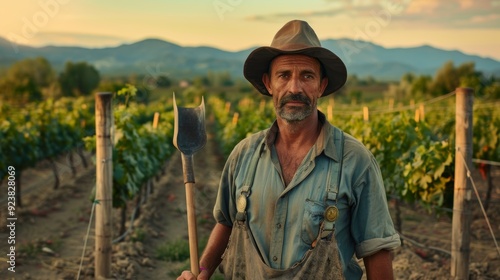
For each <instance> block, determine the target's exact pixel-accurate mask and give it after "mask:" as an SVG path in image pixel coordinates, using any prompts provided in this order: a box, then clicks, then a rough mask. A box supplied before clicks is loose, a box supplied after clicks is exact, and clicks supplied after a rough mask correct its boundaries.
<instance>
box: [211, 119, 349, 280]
mask: <svg viewBox="0 0 500 280" xmlns="http://www.w3.org/2000/svg"><path fill="white" fill-rule="evenodd" d="M334 135H335V139H334V141H335V142H334V143H335V147H336V149H337V152H338V154H339V155H340V161H339V162H335V161H333V160H330V161H329V164H328V174H327V179H326V188H327V197H326V200H329V201H330V203H329V204H328V205H330V206H328V207H327V208H326V210H325V213H324V221H323V223H322V226H321V228H320V231H319V234H318V237H317V239H316V242H315V244H314V243H313V246H312V247H313V248H311V249H310V250H308V251H307V252H306V254H305V255H304V257H303V258H302V260H301V261H300V262H297V263H295V264H294V265H293V266H292V267H290V268H288V269H284V270H280V269H273V268H271V267H269V266H268V265H266V264H265V263H264V261H263V260H262V258H261V256H260V253H259V252H258V250H257V249H256V248H257V246H255V244H254V243H255V241H254V239H253V236H252V233H251V231H250V229H249V227H248V224H247V217H246V205H247V199H251V187H252V184H253V178H254V176H255V170H256V168H257V163H258V160H259V157H260V152H261V149H260V148H257V149H256V151H255V153H254V156H253V158H252V163H251V164H250V168H249V170H250V172H247V177H246V178H245V181H244V182H245V184H244V186H243V187H242V189H241V192H240V195H239V197H238V198H237V201H236V208H237V210H238V212H237V214H236V220H235V221H234V224H233V229H232V231H231V236H230V238H229V242H228V245H227V248H226V251H225V252H224V254H223V255H222V263H221V265H220V266H219V268H220V270H221V272H222V273H224V275H225V279H251V280H253V279H255V280H260V279H301V280H302V279H332V280H335V279H344V276H343V272H342V263H341V260H340V252H339V249H338V246H337V241H336V239H335V220H336V219H337V217H338V214H339V213H338V209H337V207H336V205H337V194H338V190H339V186H340V177H341V176H340V174H341V167H342V158H343V149H344V135H343V132H342V131H341V130H340V129H338V128H335V133H334ZM264 139H265V138H264ZM264 141H265V140H264ZM264 141H263V142H262V143H261V144H260V145H259V146H258V147H262V146H263V145H264ZM331 182H334V184H331Z"/></svg>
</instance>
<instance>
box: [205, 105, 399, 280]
mask: <svg viewBox="0 0 500 280" xmlns="http://www.w3.org/2000/svg"><path fill="white" fill-rule="evenodd" d="M318 114H319V118H320V121H321V122H322V123H323V126H322V130H321V133H320V135H319V137H318V139H317V141H316V143H315V145H313V147H312V148H311V149H310V151H309V152H308V154H307V155H306V156H305V158H304V160H303V161H302V163H301V165H300V166H299V168H298V169H297V172H296V173H295V175H294V177H293V179H292V181H291V182H290V183H289V185H288V186H285V184H284V181H283V179H282V176H281V167H280V163H279V160H278V156H277V154H276V150H275V147H274V140H275V139H276V135H277V133H278V126H277V124H276V122H274V124H273V125H272V126H271V128H270V129H267V130H264V131H261V132H258V133H256V134H253V135H251V136H249V137H248V138H246V139H244V140H242V141H241V142H240V143H239V144H238V145H237V146H236V147H235V148H234V150H233V151H232V153H231V155H230V156H229V158H228V160H227V162H226V165H225V167H224V170H223V173H222V177H221V181H220V186H219V192H218V195H217V201H216V204H215V207H214V211H213V213H214V217H215V219H216V221H217V222H218V223H222V224H224V225H226V226H230V227H231V226H232V225H233V222H234V220H235V216H236V212H237V210H236V204H235V202H236V198H237V197H238V196H239V194H240V192H239V190H240V189H241V187H242V186H243V184H244V180H245V175H246V174H247V172H248V169H249V168H251V167H250V162H251V158H252V155H253V154H254V152H260V158H259V161H258V164H257V169H256V172H255V178H254V181H253V185H252V187H251V193H250V195H249V197H248V202H247V208H246V209H247V219H248V226H249V228H250V231H251V233H252V235H253V238H254V241H255V244H256V246H257V249H258V251H259V252H260V254H261V257H262V260H263V261H264V262H265V263H266V264H267V265H268V266H270V267H272V268H275V269H286V268H289V267H291V266H293V265H294V264H295V263H297V262H299V261H300V260H301V259H302V257H303V256H304V254H305V253H306V252H307V250H309V249H311V244H312V242H313V241H314V240H315V239H316V237H317V236H318V233H319V229H320V224H321V222H322V221H323V213H324V211H325V209H326V207H328V203H330V202H327V200H326V192H327V190H326V187H325V184H326V178H327V174H326V173H327V170H328V162H329V161H330V160H333V161H339V157H340V156H343V157H344V158H343V165H342V173H341V174H342V175H341V180H340V187H339V193H338V200H337V207H338V209H339V217H338V219H337V221H336V223H335V237H336V239H337V243H338V246H339V250H340V254H341V256H340V257H341V261H342V266H343V269H344V275H345V277H346V279H359V278H361V276H362V271H361V268H360V267H359V266H358V265H357V263H356V262H355V261H354V260H353V256H354V254H356V256H357V257H358V258H363V257H365V256H369V255H371V254H373V253H375V252H377V251H379V250H381V249H388V250H390V249H394V248H396V247H398V246H399V245H400V238H399V235H398V234H397V233H396V231H395V229H394V225H393V222H392V219H391V216H390V213H389V210H388V206H387V199H386V194H385V189H384V185H383V180H382V176H381V172H380V169H379V166H378V164H377V162H376V160H375V158H374V157H373V155H372V154H371V153H370V151H369V150H368V149H366V148H365V146H364V145H363V144H362V143H361V142H359V141H358V140H356V139H355V138H354V137H352V136H350V135H348V134H345V136H344V139H345V140H344V141H345V142H344V154H343V155H338V154H337V153H336V148H335V146H334V141H333V137H334V136H333V133H334V130H333V126H332V125H331V124H330V123H328V122H327V121H326V120H325V117H324V115H323V113H321V112H319V111H318ZM263 138H265V141H264V142H265V144H264V145H263V146H262V147H260V144H261V143H262V140H263Z"/></svg>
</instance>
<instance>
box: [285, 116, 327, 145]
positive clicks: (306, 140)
mask: <svg viewBox="0 0 500 280" xmlns="http://www.w3.org/2000/svg"><path fill="white" fill-rule="evenodd" d="M277 122H278V127H279V135H278V138H277V139H276V145H280V146H283V147H285V148H287V149H296V148H304V147H308V148H310V147H311V146H312V145H314V143H315V142H316V139H317V138H318V135H319V133H320V131H321V124H320V122H319V119H318V114H317V113H314V114H311V116H309V117H308V118H306V119H304V120H302V121H300V122H287V121H285V120H283V119H280V118H278V119H277Z"/></svg>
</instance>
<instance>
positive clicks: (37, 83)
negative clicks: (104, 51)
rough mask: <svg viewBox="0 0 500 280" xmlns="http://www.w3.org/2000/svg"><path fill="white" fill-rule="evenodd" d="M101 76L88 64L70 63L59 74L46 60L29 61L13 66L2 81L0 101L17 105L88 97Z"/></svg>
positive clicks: (0, 83)
mask: <svg viewBox="0 0 500 280" xmlns="http://www.w3.org/2000/svg"><path fill="white" fill-rule="evenodd" d="M100 80H101V76H100V74H99V72H98V71H97V69H96V68H95V67H94V66H92V65H90V64H87V63H86V62H71V61H69V62H67V63H66V64H65V66H64V69H63V70H62V72H61V73H59V74H57V73H56V71H55V70H54V68H53V67H52V65H51V64H50V62H49V61H48V60H47V59H45V58H43V57H37V58H28V59H24V60H21V61H18V62H16V63H15V64H13V65H12V66H11V67H10V68H9V69H8V70H7V72H6V73H5V75H4V76H3V77H1V78H0V93H1V95H0V98H1V100H2V101H4V102H7V103H9V104H14V105H22V104H26V103H29V102H34V101H41V100H44V99H46V98H58V97H62V96H70V97H78V96H86V95H89V94H90V93H91V92H92V91H93V90H94V89H96V88H97V86H98V85H99V82H100Z"/></svg>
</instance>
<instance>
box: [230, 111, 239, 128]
mask: <svg viewBox="0 0 500 280" xmlns="http://www.w3.org/2000/svg"><path fill="white" fill-rule="evenodd" d="M239 116H240V114H239V113H238V112H235V113H234V115H233V121H232V123H233V126H236V124H238V118H239Z"/></svg>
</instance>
